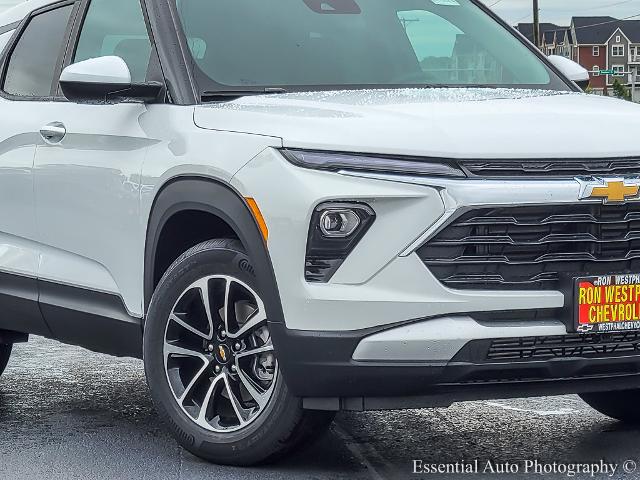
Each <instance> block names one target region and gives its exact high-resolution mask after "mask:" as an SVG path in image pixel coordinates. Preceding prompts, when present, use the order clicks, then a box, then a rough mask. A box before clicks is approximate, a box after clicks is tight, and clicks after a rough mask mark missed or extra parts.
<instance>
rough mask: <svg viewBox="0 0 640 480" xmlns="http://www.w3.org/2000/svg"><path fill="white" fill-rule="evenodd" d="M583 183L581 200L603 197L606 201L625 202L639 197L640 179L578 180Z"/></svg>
mask: <svg viewBox="0 0 640 480" xmlns="http://www.w3.org/2000/svg"><path fill="white" fill-rule="evenodd" d="M578 182H580V185H581V189H580V200H586V199H602V201H603V202H604V203H623V202H625V201H627V200H630V199H633V198H637V197H638V193H640V179H634V180H623V179H603V178H598V179H595V180H593V181H584V180H578Z"/></svg>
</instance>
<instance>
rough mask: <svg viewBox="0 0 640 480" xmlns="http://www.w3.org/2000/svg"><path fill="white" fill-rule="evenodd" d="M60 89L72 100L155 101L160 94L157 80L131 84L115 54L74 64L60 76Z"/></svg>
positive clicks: (125, 69)
mask: <svg viewBox="0 0 640 480" xmlns="http://www.w3.org/2000/svg"><path fill="white" fill-rule="evenodd" d="M60 88H61V89H62V93H63V94H64V96H65V97H66V98H67V99H68V100H70V101H72V102H80V103H82V102H86V103H117V102H122V101H132V100H133V101H143V102H153V101H156V100H157V99H158V98H159V97H160V94H161V93H162V88H163V85H162V84H161V83H159V82H147V83H133V82H132V81H131V72H130V71H129V67H128V66H127V64H126V62H125V61H124V60H123V59H122V58H120V57H116V56H107V57H98V58H91V59H89V60H84V61H82V62H78V63H74V64H72V65H69V66H68V67H66V68H65V69H64V70H63V71H62V74H61V75H60Z"/></svg>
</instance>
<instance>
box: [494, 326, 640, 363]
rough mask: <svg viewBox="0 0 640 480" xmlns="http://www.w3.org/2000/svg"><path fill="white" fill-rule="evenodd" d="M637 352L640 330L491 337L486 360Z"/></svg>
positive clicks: (583, 356) (544, 358) (639, 344)
mask: <svg viewBox="0 0 640 480" xmlns="http://www.w3.org/2000/svg"><path fill="white" fill-rule="evenodd" d="M623 354H624V355H640V332H622V333H607V334H591V335H583V334H573V335H565V336H556V337H528V338H507V339H500V340H493V341H492V342H491V346H490V347H489V351H488V352H487V358H486V359H487V360H549V359H553V358H576V357H580V358H590V357H591V358H593V357H603V356H612V355H623Z"/></svg>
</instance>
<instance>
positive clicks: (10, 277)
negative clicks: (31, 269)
mask: <svg viewBox="0 0 640 480" xmlns="http://www.w3.org/2000/svg"><path fill="white" fill-rule="evenodd" d="M0 306H1V308H0V312H2V313H0V328H2V329H4V330H11V331H15V332H21V333H32V334H34V335H43V336H50V335H51V330H49V327H48V326H47V324H46V323H45V321H44V318H43V317H42V312H41V311H40V308H39V307H38V281H37V280H36V279H35V278H33V277H28V276H23V275H16V274H13V273H5V272H0Z"/></svg>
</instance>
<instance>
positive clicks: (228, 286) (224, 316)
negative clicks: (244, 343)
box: [222, 278, 233, 335]
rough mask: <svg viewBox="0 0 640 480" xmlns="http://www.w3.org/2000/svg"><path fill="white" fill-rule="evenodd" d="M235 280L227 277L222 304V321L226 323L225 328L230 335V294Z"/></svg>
mask: <svg viewBox="0 0 640 480" xmlns="http://www.w3.org/2000/svg"><path fill="white" fill-rule="evenodd" d="M232 281H233V280H231V279H229V278H227V279H226V283H225V285H224V302H223V306H222V323H223V324H224V329H225V331H226V332H227V335H229V294H230V292H231V283H232Z"/></svg>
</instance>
